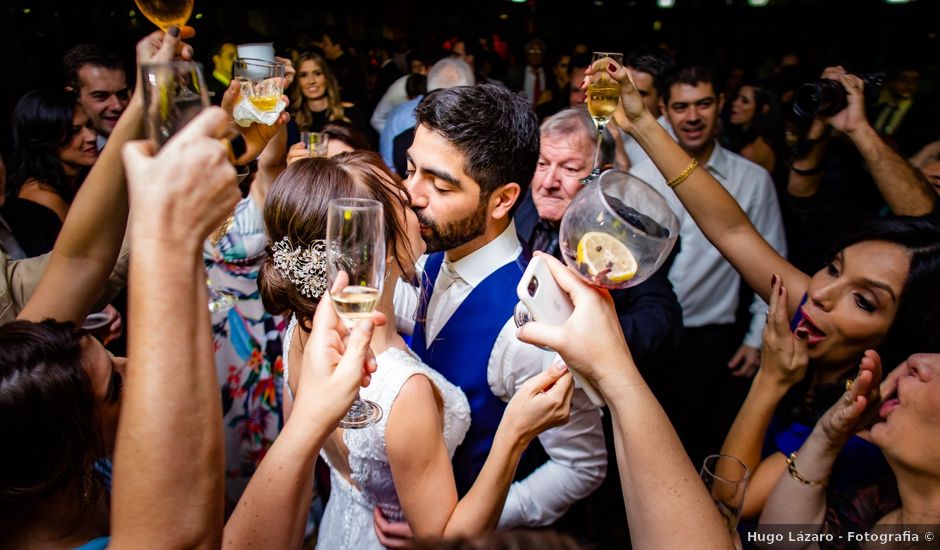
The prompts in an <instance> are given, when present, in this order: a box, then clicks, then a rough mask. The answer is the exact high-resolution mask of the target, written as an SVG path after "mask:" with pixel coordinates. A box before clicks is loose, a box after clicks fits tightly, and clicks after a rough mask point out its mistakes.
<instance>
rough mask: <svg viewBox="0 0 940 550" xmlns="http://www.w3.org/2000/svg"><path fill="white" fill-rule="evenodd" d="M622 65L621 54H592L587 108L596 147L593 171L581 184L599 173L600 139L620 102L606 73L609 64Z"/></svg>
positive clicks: (618, 87) (613, 81) (615, 85)
mask: <svg viewBox="0 0 940 550" xmlns="http://www.w3.org/2000/svg"><path fill="white" fill-rule="evenodd" d="M611 63H613V64H615V65H618V66H619V65H622V64H623V54H622V53H614V52H594V55H593V57H592V60H591V67H592V68H593V69H594V74H593V75H592V76H591V81H590V83H589V84H588V89H587V106H588V112H589V113H590V114H591V118H592V119H593V120H594V125H595V126H596V127H597V145H596V146H595V149H594V169H593V170H591V173H590V174H589V175H588V176H587V177H585V178H583V179H582V180H581V183H583V184H585V185H586V184H588V183H589V182H590V181H591V180H592V179H594V178H596V177H597V176H599V175H600V173H601V167H600V152H601V139H602V138H603V135H604V128H606V127H607V123H608V122H610V117H612V116H613V114H614V111H615V110H617V102H618V101H619V100H620V84H619V83H618V82H617V81H616V80H614V79H612V78H611V77H610V75H609V74H608V73H607V67H608V66H609V65H610V64H611Z"/></svg>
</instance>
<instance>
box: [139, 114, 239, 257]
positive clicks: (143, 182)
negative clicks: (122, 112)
mask: <svg viewBox="0 0 940 550" xmlns="http://www.w3.org/2000/svg"><path fill="white" fill-rule="evenodd" d="M228 123H229V117H228V116H227V115H226V114H225V113H224V112H223V111H222V110H221V109H219V108H217V107H212V108H209V109H206V110H205V111H203V112H202V113H200V114H199V116H197V117H196V118H194V119H193V120H192V121H191V122H190V123H189V124H187V125H186V126H185V127H184V128H183V129H182V130H180V131H179V133H178V134H177V135H175V136H173V137H172V138H171V139H170V140H169V141H168V142H167V143H166V145H164V146H163V148H162V149H161V150H160V153H159V154H156V155H154V152H155V145H154V144H153V143H152V142H150V141H132V142H129V143H127V144H126V145H125V146H124V149H123V155H124V166H125V169H126V171H127V184H128V191H129V193H130V200H131V204H136V205H138V206H137V208H134V209H133V218H132V220H131V226H130V232H131V237H132V238H134V239H152V240H162V241H165V242H169V243H172V244H174V245H178V246H182V247H183V250H187V249H189V248H191V249H192V251H194V252H195V251H198V250H200V249H201V247H202V242H203V241H204V240H205V239H206V237H208V236H209V234H210V233H211V232H212V231H214V230H215V229H216V228H217V227H218V226H219V224H221V223H222V220H224V219H225V218H227V217H228V216H230V215H231V213H232V209H234V208H235V204H236V203H237V202H238V200H239V199H241V193H240V192H239V190H238V185H237V183H236V178H235V169H234V168H233V167H232V165H231V164H230V163H229V157H228V148H227V147H226V146H225V145H223V143H222V142H221V141H220V139H221V138H222V137H223V136H225V135H226V133H227V132H228V128H229V126H228Z"/></svg>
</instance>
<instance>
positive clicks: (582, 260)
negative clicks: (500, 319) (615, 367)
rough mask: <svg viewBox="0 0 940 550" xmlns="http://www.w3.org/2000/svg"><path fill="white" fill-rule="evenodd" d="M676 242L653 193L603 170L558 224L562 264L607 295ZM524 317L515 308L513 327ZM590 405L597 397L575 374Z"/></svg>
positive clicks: (669, 215)
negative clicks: (606, 289) (605, 291)
mask: <svg viewBox="0 0 940 550" xmlns="http://www.w3.org/2000/svg"><path fill="white" fill-rule="evenodd" d="M678 237H679V219H678V218H677V217H676V215H675V214H674V213H673V211H672V209H671V208H670V207H669V203H667V202H666V199H664V198H663V196H662V195H660V194H659V193H658V192H657V191H656V190H655V189H653V188H652V187H651V186H650V185H649V184H647V183H646V182H644V181H643V180H641V179H639V178H637V177H636V176H633V175H630V174H628V173H626V172H622V171H620V170H608V171H606V172H604V173H603V174H601V175H600V176H599V177H597V178H595V179H594V180H593V181H591V182H590V183H589V184H587V185H586V186H585V187H584V189H582V190H581V191H579V192H578V194H577V195H575V196H574V198H573V199H571V203H570V204H569V205H568V208H567V209H566V210H565V214H564V215H563V216H562V218H561V226H560V227H559V231H558V245H559V248H560V249H561V255H562V259H563V260H564V262H565V264H567V265H568V267H570V268H572V269H573V270H574V271H576V272H577V273H578V275H579V276H580V277H581V278H582V279H584V280H585V281H586V282H587V283H588V284H590V285H593V286H598V287H603V288H608V289H620V288H629V287H632V286H636V285H638V284H640V283H642V282H643V281H645V280H646V279H648V278H649V277H650V276H651V275H653V274H654V273H656V270H658V269H659V267H660V266H661V265H662V264H663V262H665V261H666V258H668V257H669V253H670V252H671V251H672V248H673V246H675V244H676V239H677V238H678ZM528 316H529V313H528V311H527V309H526V308H525V306H524V305H522V304H521V303H520V304H518V305H517V306H516V310H515V313H514V317H515V319H516V324H517V325H519V324H520V323H524V322H525V320H526V319H527V318H528ZM572 374H574V376H575V379H576V380H577V381H578V383H579V384H580V385H581V387H582V388H583V389H584V391H585V393H587V394H588V396H589V397H590V398H591V401H592V402H594V404H595V405H598V406H603V404H604V402H603V400H602V399H601V397H600V394H599V393H598V391H597V390H596V389H595V388H594V387H593V386H592V385H591V384H590V383H588V382H587V381H586V380H584V379H583V378H581V376H580V375H579V374H578V373H577V372H576V371H572Z"/></svg>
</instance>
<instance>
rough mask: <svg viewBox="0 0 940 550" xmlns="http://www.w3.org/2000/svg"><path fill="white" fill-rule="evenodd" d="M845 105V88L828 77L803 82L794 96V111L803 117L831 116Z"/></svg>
mask: <svg viewBox="0 0 940 550" xmlns="http://www.w3.org/2000/svg"><path fill="white" fill-rule="evenodd" d="M845 106H846V98H845V88H844V87H842V84H841V83H839V82H836V81H835V80H829V79H828V78H824V79H822V80H817V81H816V82H808V83H806V84H803V85H802V86H800V87H799V88H798V89H797V90H796V95H795V96H794V97H793V112H795V113H796V114H797V115H799V116H801V117H813V116H817V115H819V116H831V115H834V114H836V113H838V112H839V111H841V110H842V109H844V108H845Z"/></svg>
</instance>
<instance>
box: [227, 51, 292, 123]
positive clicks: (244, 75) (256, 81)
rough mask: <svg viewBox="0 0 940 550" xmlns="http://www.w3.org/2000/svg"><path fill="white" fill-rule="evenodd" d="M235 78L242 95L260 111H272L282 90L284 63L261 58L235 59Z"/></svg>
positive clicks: (275, 107) (275, 108) (274, 109)
mask: <svg viewBox="0 0 940 550" xmlns="http://www.w3.org/2000/svg"><path fill="white" fill-rule="evenodd" d="M234 74H235V80H236V81H238V83H239V84H240V85H241V93H242V96H243V97H245V98H247V99H248V101H250V102H251V104H252V105H254V106H255V109H257V110H258V111H260V112H262V113H273V112H275V111H276V110H277V102H278V101H280V99H281V94H282V93H283V92H284V64H283V63H277V62H271V61H264V60H261V59H250V58H244V59H236V60H235V63H234Z"/></svg>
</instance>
